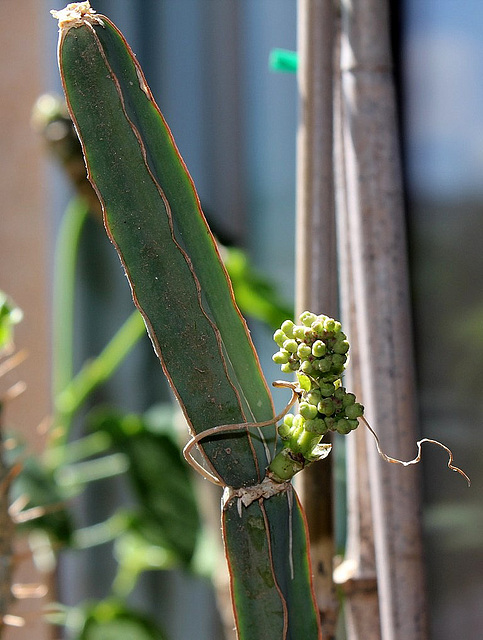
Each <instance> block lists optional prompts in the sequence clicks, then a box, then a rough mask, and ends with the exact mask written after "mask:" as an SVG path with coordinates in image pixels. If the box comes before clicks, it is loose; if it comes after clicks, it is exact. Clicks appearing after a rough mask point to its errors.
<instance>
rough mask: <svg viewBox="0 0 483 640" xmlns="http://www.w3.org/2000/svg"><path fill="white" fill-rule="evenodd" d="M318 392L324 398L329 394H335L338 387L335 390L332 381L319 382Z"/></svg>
mask: <svg viewBox="0 0 483 640" xmlns="http://www.w3.org/2000/svg"><path fill="white" fill-rule="evenodd" d="M319 389H320V393H321V394H322V395H323V396H325V397H326V398H327V397H328V396H331V395H336V394H337V391H338V389H337V390H336V388H335V385H334V383H333V382H321V383H320V384H319Z"/></svg>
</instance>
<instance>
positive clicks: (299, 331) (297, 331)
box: [292, 325, 305, 340]
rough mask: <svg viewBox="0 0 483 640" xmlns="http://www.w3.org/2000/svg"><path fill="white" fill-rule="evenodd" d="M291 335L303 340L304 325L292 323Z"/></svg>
mask: <svg viewBox="0 0 483 640" xmlns="http://www.w3.org/2000/svg"><path fill="white" fill-rule="evenodd" d="M292 333H293V337H294V338H296V339H297V340H303V339H304V337H305V327H301V326H300V325H294V328H293V331H292Z"/></svg>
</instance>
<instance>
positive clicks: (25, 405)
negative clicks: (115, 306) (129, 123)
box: [0, 0, 52, 640]
mask: <svg viewBox="0 0 483 640" xmlns="http://www.w3.org/2000/svg"><path fill="white" fill-rule="evenodd" d="M47 9H48V7H47V5H46V3H44V2H41V1H39V0H0V25H1V37H0V61H1V63H0V220H1V223H0V225H1V226H0V288H1V289H3V290H4V291H6V292H7V293H8V294H9V295H11V296H12V297H13V298H14V300H15V301H16V303H17V304H18V305H19V306H20V307H21V308H22V309H23V311H24V313H25V318H24V321H23V322H22V324H21V325H20V327H19V328H18V331H17V332H16V345H17V347H18V348H25V349H27V350H28V353H29V356H28V359H27V360H26V361H25V362H24V363H23V364H22V365H20V366H19V367H18V369H17V370H15V372H14V373H12V374H10V375H9V376H8V380H7V379H5V378H4V379H2V380H0V393H3V392H4V391H5V389H6V388H7V387H8V384H9V383H13V382H15V381H16V380H18V379H21V380H23V381H25V382H26V384H27V390H26V391H25V393H24V394H23V395H21V396H20V397H18V398H17V399H15V400H14V401H12V402H11V403H9V404H8V405H7V407H6V410H5V414H4V416H3V424H4V425H5V426H6V427H7V428H9V429H14V430H16V431H17V432H18V433H20V434H22V435H23V436H24V437H25V438H26V439H27V440H28V443H29V447H30V449H31V450H33V451H35V452H39V451H40V450H41V448H42V439H41V437H39V435H38V433H37V431H36V427H37V425H38V424H39V423H40V422H41V420H42V419H43V418H44V417H45V416H46V415H48V413H49V408H50V395H49V385H50V355H49V327H48V314H49V302H48V290H49V284H48V282H47V275H46V263H47V254H46V236H47V228H48V224H47V208H46V197H45V189H44V155H43V154H42V150H41V146H40V144H39V140H38V139H37V137H36V135H35V134H33V133H32V132H31V130H30V126H29V120H30V111H31V108H32V104H33V102H34V100H35V99H36V97H37V96H38V94H39V93H40V92H41V91H42V85H43V79H44V76H45V73H44V69H43V63H44V56H43V43H42V37H43V34H42V25H44V24H45V20H46V17H45V15H44V14H45V13H46V11H47ZM16 578H17V580H18V581H21V582H22V581H23V582H35V581H36V580H38V579H39V578H38V576H36V575H35V574H34V573H33V569H32V567H31V565H30V563H29V562H28V561H27V562H22V563H21V565H20V567H19V571H18V573H17V576H16ZM43 602H44V601H25V602H21V603H17V604H16V605H14V606H13V607H12V613H20V612H25V611H29V610H30V611H33V610H35V611H38V610H39V609H40V606H41V604H43ZM4 637H5V638H8V639H10V638H11V639H12V640H14V639H15V640H27V639H29V640H33V639H35V640H44V638H48V637H52V636H51V632H50V631H48V630H47V629H46V627H45V626H44V625H43V624H42V622H41V621H40V619H39V617H38V616H36V615H34V614H33V615H31V616H28V625H27V626H26V627H25V628H24V629H23V630H16V631H9V632H7V633H6V634H5V636H4Z"/></svg>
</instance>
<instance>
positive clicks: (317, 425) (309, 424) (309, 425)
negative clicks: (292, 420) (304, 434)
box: [305, 418, 327, 436]
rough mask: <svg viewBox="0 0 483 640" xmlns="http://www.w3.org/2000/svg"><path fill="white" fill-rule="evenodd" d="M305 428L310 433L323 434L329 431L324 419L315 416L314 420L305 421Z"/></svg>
mask: <svg viewBox="0 0 483 640" xmlns="http://www.w3.org/2000/svg"><path fill="white" fill-rule="evenodd" d="M305 430H306V431H308V432H309V433H316V434H318V435H321V436H323V435H324V433H327V426H326V424H325V422H324V421H323V420H321V419H320V418H315V419H314V420H307V421H306V422H305Z"/></svg>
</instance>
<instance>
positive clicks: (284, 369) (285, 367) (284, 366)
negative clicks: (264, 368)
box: [280, 362, 293, 373]
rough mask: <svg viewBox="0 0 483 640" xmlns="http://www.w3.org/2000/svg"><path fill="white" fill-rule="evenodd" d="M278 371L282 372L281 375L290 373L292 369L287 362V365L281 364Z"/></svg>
mask: <svg viewBox="0 0 483 640" xmlns="http://www.w3.org/2000/svg"><path fill="white" fill-rule="evenodd" d="M280 369H281V370H282V371H283V373H292V371H293V369H292V367H291V366H290V363H289V362H288V363H287V364H283V365H282V366H281V367H280Z"/></svg>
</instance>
